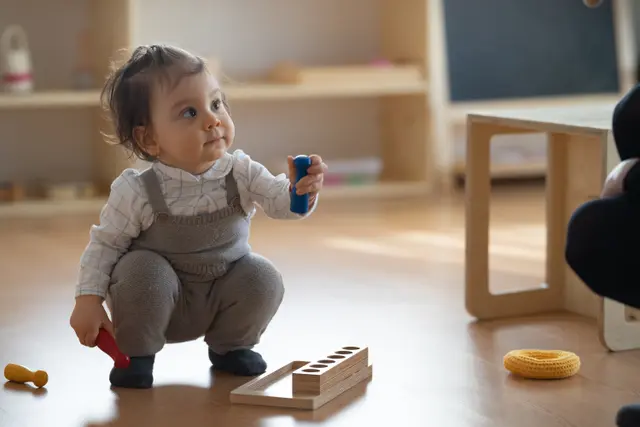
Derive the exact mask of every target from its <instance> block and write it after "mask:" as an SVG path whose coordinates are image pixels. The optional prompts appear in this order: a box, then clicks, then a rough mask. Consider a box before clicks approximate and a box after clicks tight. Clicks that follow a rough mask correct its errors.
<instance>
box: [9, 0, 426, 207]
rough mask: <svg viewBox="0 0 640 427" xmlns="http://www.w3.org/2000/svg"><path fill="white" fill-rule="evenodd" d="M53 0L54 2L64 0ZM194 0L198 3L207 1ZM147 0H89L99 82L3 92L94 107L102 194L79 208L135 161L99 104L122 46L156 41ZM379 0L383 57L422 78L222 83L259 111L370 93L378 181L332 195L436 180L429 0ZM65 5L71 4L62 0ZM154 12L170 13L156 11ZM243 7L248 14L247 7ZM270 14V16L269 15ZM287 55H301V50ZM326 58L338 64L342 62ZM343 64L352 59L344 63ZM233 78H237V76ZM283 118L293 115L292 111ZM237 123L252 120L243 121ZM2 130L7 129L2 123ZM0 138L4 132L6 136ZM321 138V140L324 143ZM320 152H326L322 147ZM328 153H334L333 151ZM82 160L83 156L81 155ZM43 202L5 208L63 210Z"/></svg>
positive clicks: (377, 193) (405, 188)
mask: <svg viewBox="0 0 640 427" xmlns="http://www.w3.org/2000/svg"><path fill="white" fill-rule="evenodd" d="M53 1H54V3H55V2H57V1H58V0H53ZM83 1H86V0H74V2H83ZM190 1H191V2H192V3H194V5H195V3H197V2H198V1H202V0H190ZM292 1H293V0H292ZM314 1H315V0H314ZM142 3H144V2H142ZM146 3H147V4H146V5H144V6H143V5H141V2H136V1H134V0H96V1H86V3H83V7H85V8H86V9H87V18H86V19H87V22H86V28H89V29H90V30H89V31H90V34H91V42H90V43H91V49H90V51H91V71H92V76H93V78H94V79H95V81H96V87H94V88H91V89H87V90H77V91H76V90H73V89H64V88H63V89H60V88H59V87H55V88H49V87H42V86H40V87H38V85H37V81H36V91H35V92H34V93H32V94H28V95H12V94H6V93H2V92H0V117H1V115H2V114H5V113H7V112H9V113H11V114H16V113H18V112H19V113H20V114H24V115H28V114H31V112H33V111H42V110H45V111H54V110H55V111H64V112H65V114H71V113H70V112H71V111H82V113H83V114H87V112H88V111H90V112H91V113H90V114H91V116H92V117H93V122H92V124H91V134H92V135H93V137H92V141H91V144H92V145H91V148H92V159H91V162H92V166H91V171H92V177H91V180H92V181H93V182H94V183H95V185H96V187H97V189H98V191H99V194H100V197H99V198H97V199H95V200H90V201H78V202H77V203H75V202H74V203H71V202H67V209H70V210H74V207H77V209H78V210H83V209H86V208H87V206H95V205H97V204H99V201H100V200H103V197H104V196H105V195H106V194H107V193H108V190H109V186H110V184H111V182H112V180H113V179H114V178H115V177H116V176H117V175H118V174H119V173H121V171H122V170H123V169H124V168H126V167H133V166H134V162H132V161H131V159H129V158H126V157H125V155H124V153H122V152H121V150H120V149H119V148H118V147H113V146H109V145H108V144H107V143H106V142H105V141H104V139H103V137H102V135H101V133H100V132H101V131H105V130H106V131H108V130H110V128H109V127H108V126H107V123H106V122H105V121H104V112H103V111H102V110H101V109H100V108H99V96H100V89H101V84H102V82H103V81H104V77H105V75H106V74H107V72H108V69H109V67H110V63H111V61H112V60H113V59H114V58H116V55H121V54H122V52H123V50H124V51H130V50H131V49H133V48H134V47H135V46H137V45H139V44H146V43H150V42H151V41H150V40H149V39H151V38H154V37H152V36H151V37H150V36H145V35H144V34H143V35H142V36H141V35H140V33H141V32H140V31H139V27H140V25H142V21H141V20H142V19H146V18H143V17H144V16H145V15H146V14H145V12H144V10H143V9H144V8H145V7H149V6H148V5H149V4H150V2H148V1H147V2H146ZM377 4H378V5H379V7H380V10H379V11H378V12H377V14H378V16H379V21H380V22H379V23H378V24H377V26H376V28H377V31H379V36H380V42H379V46H378V53H377V54H378V57H383V58H385V59H387V60H389V61H392V62H396V61H401V62H404V63H406V62H410V63H413V64H417V65H418V66H419V68H420V69H421V70H422V71H423V75H424V80H423V81H402V80H399V81H393V80H390V81H385V82H382V84H381V83H380V82H379V81H371V82H368V81H366V80H365V81H359V82H355V83H353V82H349V81H345V82H344V83H342V82H340V81H339V79H332V80H333V81H332V82H327V83H326V84H314V85H311V84H272V83H269V82H267V81H262V80H261V79H258V80H256V79H235V78H234V80H233V83H232V84H229V85H225V86H223V88H224V90H225V92H226V93H227V95H228V97H229V100H230V102H231V103H232V108H233V107H234V104H233V103H234V102H235V103H240V102H241V103H243V105H247V104H248V103H251V107H249V108H251V109H253V111H257V112H260V111H261V110H260V109H261V108H271V107H270V105H271V104H267V105H265V101H277V102H279V104H280V105H282V104H283V103H286V102H290V101H296V102H315V101H314V100H317V101H324V102H326V101H328V100H329V101H331V100H333V101H335V103H340V102H342V100H346V99H361V100H362V99H365V100H366V99H369V101H366V102H372V103H376V108H378V111H379V113H378V116H377V117H378V118H379V119H375V120H374V121H373V123H371V125H372V126H375V127H377V130H376V132H377V133H378V134H379V136H380V139H379V141H372V143H376V144H379V146H380V147H379V153H380V156H381V157H382V159H383V164H384V166H383V171H382V173H381V176H380V179H379V184H373V185H365V186H362V187H358V186H354V187H350V186H347V187H344V188H327V191H326V198H333V197H336V198H342V197H353V196H356V197H394V196H403V195H404V196H415V195H419V194H427V193H428V192H429V191H431V190H433V187H434V183H435V173H436V171H435V169H434V167H433V163H432V159H433V156H432V154H431V150H432V147H433V145H432V144H433V136H432V119H433V115H432V113H431V112H432V105H433V101H432V98H431V94H430V90H429V84H428V82H429V79H430V70H431V67H430V64H429V57H430V51H429V46H430V40H429V29H428V21H429V20H428V18H429V13H430V10H429V4H430V1H429V0H409V1H405V2H396V1H395V0H380V1H379V2H378V3H377ZM58 7H59V8H64V7H70V6H68V5H67V3H63V2H62V1H60V4H59V5H58ZM235 7H236V10H237V8H241V6H235ZM296 7H298V6H296ZM309 7H311V6H309ZM196 9H197V8H196ZM21 11H22V13H23V14H27V13H28V14H31V13H34V14H35V13H36V12H35V11H34V12H31V11H30V10H28V9H22V10H21ZM155 13H163V12H158V11H157V12H155ZM166 13H167V14H169V13H171V12H166ZM239 13H244V11H243V10H242V11H241V12H239ZM299 13H302V12H299ZM327 13H329V12H327ZM352 13H355V12H352ZM267 19H269V18H268V17H267ZM1 23H2V21H1V20H0V24H1ZM176 25H180V24H179V23H178V24H176ZM185 31H188V29H185ZM327 31H329V30H327ZM143 33H144V32H143ZM44 34H45V33H44V30H42V31H40V32H37V31H36V32H32V33H30V34H29V37H30V38H31V39H34V38H36V37H44ZM216 43H217V42H216ZM177 44H178V45H181V46H183V47H185V48H187V49H189V46H184V45H183V44H181V43H179V42H178V43H177ZM197 53H201V52H197ZM236 55H243V51H242V50H239V51H238V52H237V53H236ZM36 59H37V58H36ZM288 59H290V60H294V61H296V60H298V58H296V57H295V56H294V57H292V58H288ZM372 59H374V58H372ZM274 61H275V60H274ZM307 61H308V58H307ZM34 62H35V63H36V64H39V65H40V66H41V67H46V66H47V64H45V65H41V63H38V61H34ZM300 62H301V63H304V59H300ZM312 62H313V61H312ZM355 62H356V63H361V62H358V61H355ZM313 65H314V66H318V65H325V64H324V63H323V62H322V61H320V60H318V61H315V62H313ZM326 65H330V66H333V67H335V66H336V65H337V66H339V65H340V64H335V63H332V64H326ZM344 65H352V64H347V63H345V64H344ZM51 66H54V65H51ZM223 71H224V63H223ZM231 77H232V78H233V76H231ZM285 105H286V104H285ZM78 114H80V113H78ZM283 119H284V121H285V122H286V117H283ZM251 120H252V118H249V119H248V121H249V122H250V121H251ZM246 122H247V121H245V123H246ZM236 126H245V125H244V124H242V123H241V124H238V123H237V124H236ZM1 136H2V131H1V130H0V137H1ZM1 140H2V138H0V141H1ZM318 145H319V146H320V144H319V143H318ZM276 148H277V147H276ZM245 151H247V152H248V153H249V154H250V155H252V157H253V158H255V159H256V160H258V161H262V159H261V158H260V157H259V156H255V155H253V154H252V152H251V151H250V150H245ZM317 152H318V153H319V154H321V155H322V154H323V153H322V151H321V150H318V151H317ZM68 155H69V156H73V155H74V153H68ZM324 157H325V158H327V157H329V158H330V157H331V156H324ZM15 161H21V159H15ZM78 161H84V160H82V159H78ZM43 203H44V204H46V203H47V202H46V200H45V201H33V202H32V201H27V202H24V203H13V204H8V205H5V206H4V207H3V209H4V210H2V211H0V212H2V214H6V215H11V214H12V212H13V213H18V212H25V210H26V211H29V209H31V208H30V207H34V209H36V208H37V209H40V210H41V211H43V212H47V211H50V212H56V211H58V210H59V205H60V203H59V202H51V209H45V208H43ZM0 216H1V215H0Z"/></svg>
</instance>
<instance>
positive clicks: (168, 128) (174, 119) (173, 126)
mask: <svg viewBox="0 0 640 427" xmlns="http://www.w3.org/2000/svg"><path fill="white" fill-rule="evenodd" d="M151 121H152V124H153V126H152V127H153V137H152V139H153V141H152V145H153V147H154V148H155V149H157V153H155V154H156V155H159V159H160V161H162V162H163V163H166V164H169V165H171V166H174V167H178V168H181V169H184V170H186V171H188V172H191V173H193V174H199V173H202V172H204V171H206V170H207V169H209V168H210V167H211V166H212V165H213V163H214V162H215V161H216V160H217V159H219V158H220V157H222V156H223V155H224V153H225V152H226V150H227V149H228V148H229V147H230V146H231V144H232V143H233V139H234V136H235V126H234V123H233V120H231V117H230V116H229V113H228V111H227V109H226V108H225V106H224V104H223V102H222V93H221V90H220V86H219V84H218V82H217V80H216V79H215V78H214V77H213V76H212V75H210V74H209V73H207V72H203V73H199V74H196V75H193V76H186V77H183V78H182V80H181V81H180V83H179V84H178V85H177V86H175V87H174V88H169V87H166V86H163V85H160V86H159V87H158V88H157V89H156V92H155V93H154V96H153V97H152V104H151Z"/></svg>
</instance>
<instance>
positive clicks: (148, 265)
mask: <svg viewBox="0 0 640 427" xmlns="http://www.w3.org/2000/svg"><path fill="white" fill-rule="evenodd" d="M232 172H233V171H231V172H229V174H228V175H227V176H226V177H225V187H226V192H227V203H228V206H226V207H224V208H222V209H220V210H218V211H215V212H213V213H205V214H200V215H196V216H178V215H172V214H171V213H170V212H169V209H168V207H167V204H166V202H165V200H164V196H163V194H162V189H161V186H160V183H159V181H158V178H157V176H156V174H155V172H154V171H153V170H152V169H148V170H146V171H144V172H143V173H142V175H141V178H142V180H143V183H144V187H145V190H146V192H147V195H148V197H149V202H150V204H151V206H152V208H153V212H154V215H155V220H154V222H153V224H152V225H151V227H149V228H148V229H147V230H144V231H142V232H141V233H140V236H139V237H138V238H136V239H135V240H134V241H133V242H132V244H131V247H130V249H129V251H128V252H127V253H126V254H125V255H123V256H122V257H121V258H120V260H119V261H118V263H117V264H116V265H115V267H114V269H113V273H112V275H111V284H110V286H109V294H108V297H107V304H108V306H109V309H110V311H111V314H112V320H113V325H114V328H115V335H116V341H117V343H118V346H119V347H120V350H121V351H122V352H123V353H125V354H127V355H129V356H146V355H152V354H156V353H157V352H159V351H160V350H161V349H162V347H163V346H164V345H165V343H175V342H184V341H190V340H195V339H197V338H200V337H202V336H204V340H205V342H206V343H207V344H208V345H209V347H210V348H211V349H212V350H213V351H214V352H216V353H218V354H224V353H226V352H227V351H230V350H235V349H241V348H244V349H249V348H252V347H253V346H254V345H256V344H257V343H258V342H259V340H260V336H261V335H262V334H263V332H264V331H265V329H266V328H267V325H268V324H269V323H270V321H271V319H272V318H273V316H274V315H275V313H276V311H277V310H278V308H279V306H280V303H281V302H282V299H283V295H284V287H283V283H282V276H281V275H280V273H279V272H278V270H277V269H276V268H275V267H274V266H273V264H272V263H271V262H270V261H268V260H267V259H265V258H264V257H262V256H260V255H257V254H255V253H253V252H251V247H250V246H249V242H248V239H249V225H250V224H249V223H250V220H249V218H248V217H247V215H246V214H245V212H244V210H243V209H242V207H241V205H240V196H239V194H238V188H237V185H236V182H235V180H234V178H233V173H232Z"/></svg>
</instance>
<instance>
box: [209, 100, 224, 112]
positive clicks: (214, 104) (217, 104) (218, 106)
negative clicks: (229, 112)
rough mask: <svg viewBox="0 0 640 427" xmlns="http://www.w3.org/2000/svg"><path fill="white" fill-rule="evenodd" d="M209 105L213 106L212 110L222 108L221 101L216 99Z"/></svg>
mask: <svg viewBox="0 0 640 427" xmlns="http://www.w3.org/2000/svg"><path fill="white" fill-rule="evenodd" d="M211 105H212V106H213V109H214V110H219V109H220V107H221V106H222V101H221V100H219V99H216V100H215V101H213V103H212V104H211Z"/></svg>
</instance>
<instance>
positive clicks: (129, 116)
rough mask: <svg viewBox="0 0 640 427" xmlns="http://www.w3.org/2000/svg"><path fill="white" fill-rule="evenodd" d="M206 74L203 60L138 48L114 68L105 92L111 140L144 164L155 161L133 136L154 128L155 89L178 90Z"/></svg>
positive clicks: (177, 52)
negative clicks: (142, 129)
mask: <svg viewBox="0 0 640 427" xmlns="http://www.w3.org/2000/svg"><path fill="white" fill-rule="evenodd" d="M206 70H207V66H206V63H205V61H204V60H203V59H202V58H200V57H198V56H196V55H193V54H191V53H189V52H187V51H185V50H183V49H180V48H177V47H174V46H166V45H148V46H140V47H138V48H136V49H135V50H134V51H133V53H132V54H131V56H130V57H129V59H128V60H127V61H126V62H125V63H124V64H123V65H121V66H119V67H114V69H113V70H112V73H111V75H109V77H108V78H107V81H106V83H105V86H104V88H103V90H102V94H101V101H102V105H103V107H104V108H105V109H106V110H107V111H108V112H109V115H110V118H111V122H112V124H113V126H114V128H115V129H114V133H115V135H113V136H112V138H111V139H112V140H113V141H114V142H115V143H116V144H119V145H122V146H124V147H125V148H127V149H129V150H130V151H131V152H132V153H133V154H135V155H136V156H137V157H139V158H141V159H142V160H146V161H153V160H155V158H154V157H153V156H151V155H149V154H148V153H146V152H145V151H144V149H143V148H142V146H141V145H140V142H141V141H136V137H135V135H134V131H135V128H136V127H138V126H144V127H147V126H148V125H150V124H151V106H150V98H151V93H152V89H153V85H154V84H168V85H170V87H175V85H177V84H178V83H179V82H180V80H181V79H182V78H183V77H185V76H189V75H194V74H198V73H201V72H203V71H206ZM225 105H226V102H225Z"/></svg>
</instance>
